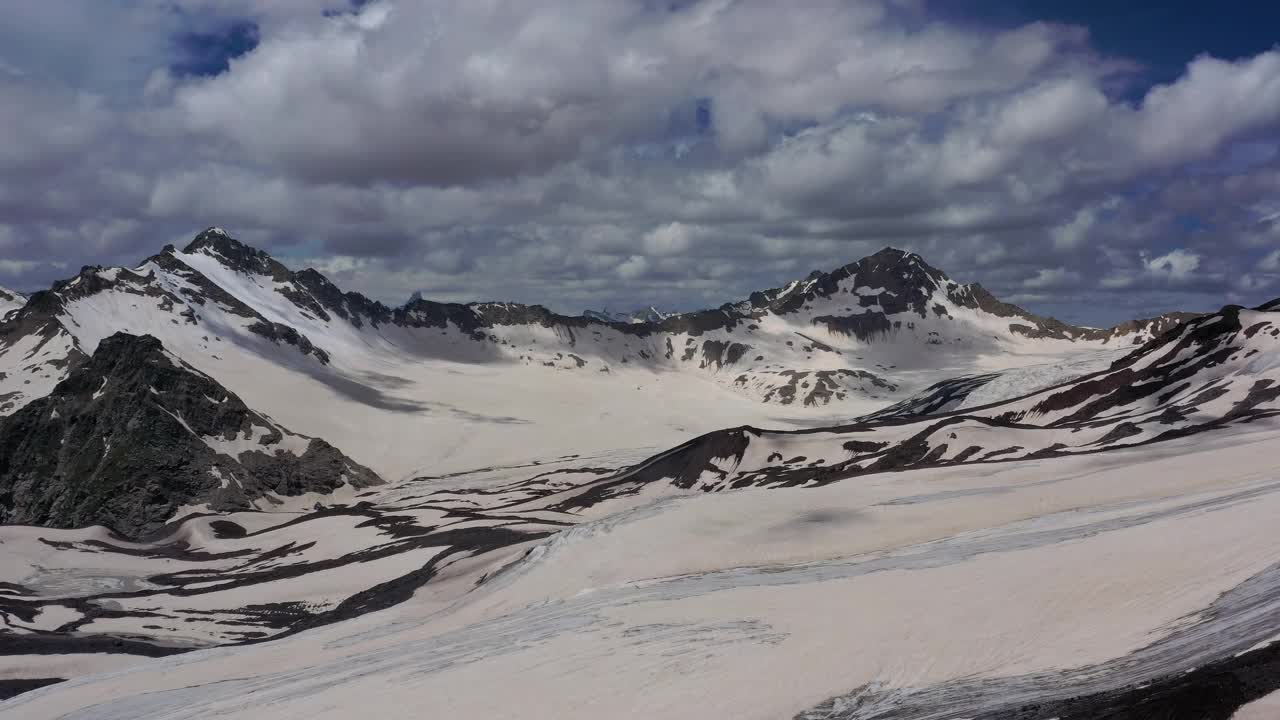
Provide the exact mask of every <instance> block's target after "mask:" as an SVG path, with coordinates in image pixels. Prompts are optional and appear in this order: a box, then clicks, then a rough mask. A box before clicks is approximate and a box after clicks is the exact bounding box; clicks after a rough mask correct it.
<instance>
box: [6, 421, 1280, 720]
mask: <svg viewBox="0 0 1280 720" xmlns="http://www.w3.org/2000/svg"><path fill="white" fill-rule="evenodd" d="M1278 433H1280V429H1277V428H1276V427H1274V425H1271V424H1269V423H1264V426H1257V427H1253V428H1250V429H1248V430H1241V431H1238V432H1236V433H1233V434H1231V435H1229V436H1228V435H1222V436H1208V438H1209V439H1207V440H1206V439H1203V438H1198V439H1195V440H1182V441H1172V442H1169V443H1165V444H1162V445H1158V446H1152V447H1149V448H1143V449H1136V450H1135V449H1130V450H1117V451H1115V452H1112V453H1107V454H1103V455H1093V456H1087V457H1074V458H1065V459H1055V460H1042V461H1024V462H1018V463H1008V464H1002V465H985V466H984V465H975V466H965V467H960V468H947V469H942V468H939V469H931V470H921V471H918V472H913V473H889V474H880V475H874V476H869V477H867V478H863V479H860V480H857V481H850V482H844V483H836V484H833V485H830V486H827V487H823V488H819V489H814V490H800V489H792V490H747V491H742V492H739V493H733V494H729V495H718V494H711V495H708V494H702V495H694V496H678V497H668V498H659V499H656V500H650V501H647V502H644V503H641V504H639V505H638V506H635V507H633V508H631V509H629V510H626V511H623V512H620V513H616V514H611V515H607V516H605V517H602V518H600V519H597V520H594V521H589V522H586V523H585V524H582V525H578V526H577V527H574V528H573V529H571V530H567V531H563V532H560V533H558V534H555V535H551V536H549V537H547V538H544V539H542V540H537V541H532V542H522V543H517V544H513V545H510V546H506V547H504V548H502V549H500V550H497V551H495V552H494V553H493V554H490V555H480V556H471V555H465V554H463V555H459V556H458V558H459V559H458V560H457V561H456V562H454V563H453V564H451V565H449V566H448V567H446V568H443V569H442V571H441V572H440V573H439V575H438V576H437V577H436V578H435V579H434V580H432V581H431V582H430V583H427V584H425V585H423V586H422V588H421V589H419V590H418V592H417V593H416V594H415V595H414V597H413V598H412V600H411V601H408V602H404V603H400V604H397V605H394V606H392V607H390V608H388V609H385V610H375V611H372V612H369V613H367V614H364V615H360V616H358V617H355V618H353V619H349V620H346V621H344V622H340V623H336V624H332V625H327V626H322V627H318V628H315V629H312V630H307V631H304V632H300V633H297V634H292V635H289V636H287V637H285V638H282V639H279V640H276V641H273V642H268V643H264V644H256V645H246V646H239V647H228V648H218V649H210V650H201V651H196V652H191V653H187V654H182V655H176V656H171V657H165V658H161V659H159V660H151V661H137V662H136V664H131V665H128V666H127V667H120V666H117V667H116V668H114V669H113V672H110V673H109V674H106V675H100V676H89V677H85V678H82V679H79V680H72V681H70V682H66V683H60V684H57V685H53V686H50V687H48V688H45V689H41V690H36V691H33V692H30V693H28V694H25V695H22V696H19V697H18V698H16V699H14V700H12V701H9V702H8V703H7V704H4V705H0V716H3V717H14V718H54V717H58V718H95V719H101V718H130V719H142V718H188V717H214V716H217V717H245V718H250V717H254V718H258V717H273V718H327V717H332V718H346V717H350V714H351V712H352V708H353V705H352V703H353V702H358V703H359V707H360V708H361V712H367V713H373V714H377V715H378V716H379V717H388V718H400V717H403V718H412V717H421V715H422V713H423V712H428V713H430V714H432V715H436V714H439V715H441V716H445V717H485V718H529V717H548V718H599V717H663V718H686V717H687V718H705V717H743V718H778V717H792V716H803V717H811V718H819V717H820V718H837V717H838V718H872V717H881V716H882V715H883V714H884V713H886V712H888V711H889V710H893V711H894V712H895V713H897V714H895V715H894V717H903V718H926V717H929V718H932V717H977V716H982V717H1005V716H1009V717H1012V715H1011V714H1008V715H1005V714H1002V713H1012V712H1013V711H1014V710H1016V709H1017V708H1019V707H1022V706H1025V705H1027V704H1029V703H1033V702H1034V703H1038V704H1042V705H1043V706H1044V707H1046V708H1049V709H1052V707H1053V703H1054V702H1060V701H1064V700H1068V699H1071V698H1077V699H1080V698H1084V700H1081V701H1080V702H1089V698H1091V697H1094V696H1096V695H1098V694H1100V693H1113V694H1114V693H1123V692H1126V691H1140V689H1141V688H1142V687H1143V686H1150V685H1151V684H1152V683H1159V682H1161V681H1162V679H1163V678H1167V677H1175V678H1178V679H1180V680H1182V681H1184V682H1191V681H1194V680H1195V678H1196V674H1195V673H1196V668H1204V667H1212V666H1214V664H1215V663H1221V662H1225V661H1228V660H1230V659H1233V658H1235V657H1236V656H1237V654H1243V655H1242V656H1241V657H1243V658H1245V659H1247V658H1248V657H1249V656H1250V655H1251V654H1256V653H1265V652H1267V649H1266V647H1263V648H1262V649H1252V648H1255V646H1257V645H1258V644H1259V643H1260V642H1261V641H1264V640H1266V639H1269V638H1273V637H1274V636H1275V635H1276V633H1277V626H1276V623H1275V617H1276V616H1277V612H1280V593H1278V592H1277V590H1280V587H1277V585H1278V584H1280V566H1278V565H1277V563H1276V558H1277V556H1278V555H1277V553H1280V537H1278V536H1277V535H1276V533H1275V532H1274V528H1275V527H1276V523H1277V522H1280V478H1277V477H1276V472H1275V470H1276V467H1275V463H1274V460H1273V458H1272V457H1271V455H1272V454H1271V453H1270V452H1268V449H1269V448H1272V447H1274V445H1275V443H1276V442H1277V441H1280V434H1278ZM480 522H484V521H480ZM331 530H332V529H331ZM26 532H30V531H26ZM73 532H80V533H83V532H84V531H73ZM289 532H301V529H300V528H299V527H298V526H295V529H293V530H290V531H289ZM372 532H373V534H375V535H376V534H377V532H378V531H372ZM324 534H327V533H310V534H308V536H309V537H310V538H311V539H313V540H314V539H316V538H317V537H319V536H321V535H324ZM63 537H67V536H65V535H64V536H63ZM286 537H287V535H281V537H280V538H279V540H284V539H285V538H286ZM13 540H14V538H13V536H7V537H6V546H9V544H10V543H11V542H13ZM367 542H368V541H367V540H364V541H362V540H360V539H359V537H358V536H357V537H355V538H354V539H353V541H352V544H353V545H354V546H357V547H359V546H361V545H364V544H366V543H367ZM236 546H237V544H235V543H229V542H228V541H221V542H217V541H213V540H209V541H207V542H206V544H205V545H203V547H204V548H205V549H206V550H213V549H215V548H216V549H218V550H229V549H231V548H232V547H236ZM307 552H308V553H323V552H324V551H323V550H308V551H307ZM77 562H79V561H77ZM175 569H177V568H175ZM367 572H368V573H370V576H369V577H365V578H363V581H365V582H368V581H371V580H374V579H376V576H377V574H378V572H379V570H378V568H377V567H376V566H375V567H373V568H370V569H369V570H368V571H367ZM306 592H319V588H314V587H313V588H309V589H307V590H306ZM149 604H150V605H152V606H153V607H163V608H166V611H167V609H168V608H174V607H177V606H179V603H175V601H174V600H173V599H161V598H158V597H157V598H154V599H152V600H151V601H150V603H149ZM213 604H215V605H216V604H217V603H216V602H215V603H213ZM158 622H161V623H167V622H171V620H169V619H165V620H159V621H158ZM69 662H70V661H69ZM59 671H60V672H61V671H64V670H63V669H61V668H59ZM495 678H501V685H502V688H503V690H502V692H494V691H493V688H494V683H495V682H497V681H496V680H495ZM744 678H751V679H752V681H751V682H743V679H744ZM1077 707H1080V706H1079V705H1077ZM944 709H945V711H944V712H943V714H938V713H939V712H940V711H943V710H944ZM801 714H803V715H801ZM1064 716H1065V715H1064ZM1019 717H1032V716H1025V715H1024V716H1019ZM1034 717H1043V718H1046V720H1047V718H1049V717H1054V715H1049V714H1041V715H1035V716H1034Z"/></svg>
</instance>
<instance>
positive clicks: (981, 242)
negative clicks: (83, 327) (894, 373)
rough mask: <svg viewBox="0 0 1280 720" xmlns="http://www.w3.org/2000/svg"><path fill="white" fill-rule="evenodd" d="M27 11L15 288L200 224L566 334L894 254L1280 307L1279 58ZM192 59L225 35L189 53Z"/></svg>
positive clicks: (982, 39)
mask: <svg viewBox="0 0 1280 720" xmlns="http://www.w3.org/2000/svg"><path fill="white" fill-rule="evenodd" d="M55 6H56V7H55ZM73 10H74V11H76V12H82V14H83V15H84V17H89V18H93V22H87V21H85V20H82V19H77V18H76V17H73V15H75V13H74V12H72V11H73ZM19 12H20V13H21V15H22V18H23V21H24V22H25V23H27V25H24V27H27V28H34V29H37V30H39V31H40V32H41V33H48V34H51V35H58V37H57V38H56V39H51V40H50V42H48V43H45V44H44V45H41V46H40V47H36V44H33V43H31V42H29V41H25V40H23V39H22V38H21V37H18V36H17V35H14V36H13V37H9V36H8V35H6V34H5V32H7V31H0V40H5V41H6V43H0V123H2V124H3V125H4V127H5V128H6V130H7V131H8V132H9V135H8V137H7V140H9V141H8V142H6V143H5V144H4V146H3V147H0V253H2V254H3V255H4V257H5V258H6V259H8V260H9V263H8V264H7V265H5V266H0V284H6V285H18V286H22V287H31V286H33V285H36V284H38V283H45V282H47V281H48V280H49V279H51V278H52V277H53V276H54V273H55V271H54V270H53V269H51V267H50V266H49V264H48V261H49V260H57V261H63V259H65V258H70V259H72V260H73V264H79V263H81V262H116V263H127V262H133V261H135V260H137V259H138V258H139V257H142V256H145V255H146V254H149V253H150V252H153V251H154V250H155V249H157V248H158V247H159V246H160V245H162V244H164V243H165V242H183V241H184V240H185V239H186V238H187V237H189V236H190V235H191V234H193V233H194V232H195V231H196V230H198V229H199V228H201V227H203V226H206V225H210V224H219V225H222V226H225V227H228V228H229V229H231V230H232V231H233V232H235V233H236V234H237V235H239V236H241V237H243V238H244V239H246V240H247V241H250V242H254V243H256V244H260V245H263V246H265V247H267V248H269V249H271V250H272V251H273V252H275V253H277V254H279V255H281V256H282V257H284V259H285V260H286V261H288V262H291V263H293V264H314V265H316V266H317V267H320V268H321V269H323V270H324V271H326V272H330V273H332V274H334V275H335V278H336V279H337V280H339V281H340V282H343V283H344V284H347V285H350V286H351V287H353V288H354V289H359V290H361V291H364V292H368V293H370V294H373V295H375V296H378V297H381V298H384V299H388V300H393V301H398V300H402V299H403V298H404V297H405V296H407V295H408V293H409V292H412V291H413V290H416V289H422V290H424V291H425V292H426V293H427V294H428V295H436V296H439V297H442V298H445V299H460V300H468V299H482V298H483V299H487V298H504V299H513V300H522V301H535V302H542V303H546V304H549V305H552V306H553V307H556V308H557V309H561V310H571V311H572V310H578V309H580V308H582V307H584V306H587V305H590V306H596V307H598V306H600V305H604V304H608V305H610V306H616V307H629V306H633V305H634V306H643V305H647V304H650V303H651V302H654V301H656V300H657V299H661V300H662V301H663V302H662V304H664V306H673V305H674V306H678V307H696V306H699V305H717V304H719V303H721V302H724V301H726V300H729V299H733V298H735V297H739V296H742V295H743V294H745V293H746V292H748V291H750V290H752V289H756V288H758V287H764V286H774V285H777V284H780V283H781V282H783V281H785V279H787V278H788V277H790V276H794V275H803V274H804V273H807V272H808V271H810V270H812V269H819V268H820V269H830V268H832V267H835V266H838V265H841V264H844V263H846V262H849V261H851V260H854V259H856V258H857V257H860V256H861V255H863V254H866V253H868V252H873V251H875V250H876V249H878V248H879V247H882V246H884V245H897V246H901V247H908V248H910V249H913V250H917V251H919V252H922V253H923V254H925V256H926V257H927V258H929V259H930V260H931V261H932V262H934V263H935V264H937V265H938V266H940V267H942V268H944V269H946V270H948V271H949V272H951V273H952V274H954V275H956V276H958V277H959V278H961V279H976V280H981V281H982V282H984V284H987V285H988V286H989V287H991V288H992V289H993V290H994V291H996V292H997V293H1006V294H1008V295H1010V296H1014V295H1016V296H1018V297H1021V298H1025V299H1026V300H1027V301H1028V302H1033V303H1048V304H1053V303H1062V302H1067V300H1068V299H1070V298H1073V297H1078V296H1080V295H1081V294H1082V293H1090V294H1093V293H1112V294H1114V295H1115V296H1117V297H1119V296H1121V295H1123V296H1125V297H1127V298H1146V300H1133V301H1132V302H1138V303H1148V305H1147V306H1144V309H1143V310H1142V311H1143V312H1151V311H1158V310H1166V309H1173V308H1174V307H1177V306H1178V305H1179V303H1178V298H1179V297H1184V298H1186V299H1187V301H1188V302H1201V298H1202V297H1204V296H1211V295H1213V294H1214V293H1216V294H1217V295H1219V296H1223V295H1226V294H1229V293H1232V292H1253V293H1261V292H1264V291H1265V287H1266V286H1265V285H1264V284H1261V283H1260V282H1252V283H1251V284H1250V283H1246V284H1245V285H1242V284H1241V283H1240V282H1236V281H1235V280H1233V278H1235V279H1238V278H1240V277H1242V276H1243V275H1244V274H1245V273H1246V272H1252V273H1253V275H1252V276H1251V277H1256V278H1263V277H1265V276H1267V275H1268V274H1269V273H1273V272H1276V270H1275V269H1274V268H1272V267H1271V266H1272V265H1274V264H1275V263H1277V262H1280V260H1278V259H1277V258H1276V256H1275V255H1274V253H1271V254H1267V255H1265V256H1264V257H1263V259H1262V260H1261V261H1259V260H1258V253H1259V249H1269V248H1270V247H1272V246H1273V244H1274V243H1275V242H1276V241H1277V240H1276V237H1275V236H1274V233H1273V231H1274V229H1275V227H1276V225H1275V223H1274V222H1273V221H1268V220H1266V219H1265V218H1267V217H1268V216H1269V215H1271V214H1274V213H1275V212H1276V208H1275V206H1274V202H1275V200H1274V198H1275V197H1277V192H1280V79H1278V78H1280V52H1275V51H1273V52H1266V53H1262V54H1260V55H1257V56H1255V57H1252V58H1242V59H1239V60H1234V61H1224V60H1217V59H1214V58H1210V57H1201V58H1196V59H1194V60H1192V61H1191V62H1190V63H1189V64H1188V66H1187V69H1186V72H1185V73H1184V74H1183V75H1182V76H1181V77H1179V78H1177V79H1176V80H1174V81H1172V82H1170V83H1168V84H1166V85H1162V86H1157V87H1154V88H1151V89H1149V90H1146V91H1145V92H1144V91H1143V90H1142V88H1141V87H1140V86H1136V85H1135V83H1136V82H1138V76H1136V75H1135V71H1136V67H1137V66H1136V64H1135V63H1133V62H1130V61H1128V60H1126V59H1124V58H1114V57H1105V56H1103V55H1102V54H1100V53H1098V52H1097V51H1096V50H1095V49H1094V48H1093V47H1092V46H1091V45H1090V42H1089V36H1088V32H1087V30H1086V29H1084V28H1080V27H1071V26H1064V25H1057V24H1051V23H1031V24H1028V25H1025V26H1021V27H1013V28H992V27H983V26H980V25H974V24H965V25H958V24H953V23H948V22H945V21H943V20H941V19H939V18H937V17H934V16H932V15H931V14H930V5H929V4H927V3H922V2H918V1H915V0H912V1H909V2H908V1H904V0H894V1H892V2H890V1H888V0H884V1H881V0H859V1H857V2H846V1H841V0H818V1H817V2H808V3H803V4H801V5H797V6H796V7H793V8H788V9H787V11H786V12H781V11H780V10H779V8H778V6H777V4H776V3H772V2H766V1H765V0H738V1H736V2H730V1H728V0H698V1H692V2H681V3H677V4H674V5H670V4H659V3H650V2H636V1H635V0H593V1H592V2H577V1H576V0H518V1H517V0H492V1H490V2H474V3H457V2H445V1H444V0H434V1H426V0H424V1H423V2H408V0H376V1H374V2H368V3H360V4H352V3H350V2H348V1H347V0H328V1H326V0H281V1H280V2H273V3H257V2H251V1H250V0H229V1H223V0H218V1H216V2H215V0H141V1H140V2H137V3H129V4H119V3H93V2H88V0H68V2H67V3H66V4H65V5H64V4H51V3H37V2H34V0H30V1H28V0H20V2H19ZM103 27H109V28H112V29H113V30H114V32H112V33H101V32H99V29H100V28H103ZM228 29H232V30H234V32H232V30H228ZM10 34H12V33H10ZM104 35H105V37H104ZM224 36H225V37H230V38H232V39H236V38H239V39H240V40H245V42H240V43H239V45H235V44H234V43H230V44H228V45H227V46H225V47H224V46H223V45H221V44H219V43H220V42H221V41H220V40H218V38H223V37H224ZM183 37H188V38H190V37H199V38H213V40H211V41H210V43H211V44H207V43H206V44H203V45H200V48H199V49H200V50H201V54H200V56H199V57H198V58H192V57H191V53H190V52H189V50H190V49H189V48H188V50H187V51H184V50H183V47H182V43H181V42H179V41H178V40H177V39H180V38H183ZM796 38H804V41H803V42H796ZM248 39H251V40H253V41H254V42H256V44H254V43H250V42H247V40H248ZM8 41H11V42H8ZM231 45H235V47H232V46H231ZM76 47H81V48H86V50H84V53H85V57H86V58H89V59H88V60H86V59H84V58H81V57H80V56H77V55H76V54H75V53H74V52H72V51H71V49H72V48H76ZM250 48H251V49H250ZM206 51H207V53H206ZM184 53H185V54H184ZM197 60H198V62H196V61H197ZM90 62H91V63H92V64H96V65H98V66H100V67H99V68H97V69H94V68H88V67H86V63H90ZM184 62H185V63H186V64H185V65H184ZM193 68H195V69H198V70H199V72H195V71H193ZM224 68H225V69H224ZM201 73H205V74H201ZM1246 144H1247V148H1248V151H1247V152H1243V153H1242V152H1241V151H1240V150H1239V148H1241V147H1246ZM1268 148H1270V149H1271V150H1270V151H1268V150H1267V149H1268ZM1172 247H1177V248H1179V249H1177V250H1169V248H1172ZM1157 248H1159V249H1158V250H1157ZM1144 253H1145V254H1144ZM18 263H22V264H21V265H19V264H18ZM1246 285H1247V286H1246ZM1178 293H1183V295H1181V296H1180V295H1178ZM1193 293H1195V294H1194V295H1193ZM1261 299H1263V298H1257V300H1259V301H1260V300H1261ZM1169 303H1173V306H1172V307H1170V306H1168V304H1169ZM1093 306H1094V307H1104V308H1114V307H1116V305H1115V304H1113V303H1094V304H1093ZM1125 311H1126V312H1127V308H1126V309H1125ZM1099 312H1101V311H1099ZM1116 312H1119V310H1116ZM1082 319H1084V320H1093V319H1094V318H1093V317H1083V318H1082ZM1107 319H1119V318H1107Z"/></svg>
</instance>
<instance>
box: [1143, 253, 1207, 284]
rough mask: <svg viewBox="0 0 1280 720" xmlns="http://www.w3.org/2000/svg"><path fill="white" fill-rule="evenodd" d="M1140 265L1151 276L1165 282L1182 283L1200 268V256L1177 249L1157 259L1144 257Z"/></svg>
mask: <svg viewBox="0 0 1280 720" xmlns="http://www.w3.org/2000/svg"><path fill="white" fill-rule="evenodd" d="M1142 264H1143V265H1144V266H1145V267H1146V269H1147V272H1148V273H1150V274H1152V275H1155V276H1157V277H1160V278H1164V279H1166V280H1173V281H1183V280H1187V279H1188V278H1190V277H1191V276H1192V274H1193V273H1194V272H1195V271H1196V269H1197V268H1199V267H1200V256H1199V255H1197V254H1195V253H1193V252H1190V251H1188V250H1184V249H1182V248H1178V249H1176V250H1171V251H1169V252H1168V253H1167V254H1165V255H1161V256H1159V257H1154V258H1150V257H1144V258H1143V260H1142Z"/></svg>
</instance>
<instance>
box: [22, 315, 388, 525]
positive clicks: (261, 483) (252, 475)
mask: <svg viewBox="0 0 1280 720" xmlns="http://www.w3.org/2000/svg"><path fill="white" fill-rule="evenodd" d="M379 482H381V480H380V479H379V478H378V477H377V476H376V475H375V474H374V473H373V472H372V471H370V470H368V469H367V468H364V467H362V466H360V465H358V464H356V463H355V462H353V461H351V460H350V459H348V458H347V457H346V456H344V455H343V454H342V453H341V452H339V451H338V450H337V449H336V448H334V447H332V446H331V445H329V444H328V443H326V442H324V441H323V440H320V439H318V438H310V437H306V436H302V435H298V434H295V433H292V432H290V431H288V430H285V429H283V428H281V427H279V426H278V425H276V424H275V423H274V422H272V421H271V420H269V419H267V418H266V417H265V416H263V415H260V414H258V413H256V412H254V411H252V410H250V409H249V408H248V407H246V406H245V404H244V402H242V401H241V400H240V398H239V397H238V396H236V395H235V394H233V393H231V392H230V391H228V390H227V389H226V388H224V387H222V386H221V385H220V384H219V383H218V382H216V381H215V380H213V379H212V378H211V377H209V376H208V375H205V374H204V373H201V372H200V371H198V370H196V369H195V368H193V367H191V366H190V365H188V364H186V363H185V362H183V361H182V360H180V359H179V358H177V357H176V356H174V355H173V354H172V353H169V352H168V351H166V350H165V349H164V347H163V346H162V345H161V343H160V341H159V340H157V339H156V338H154V337H150V336H141V337H140V336H136V335H128V334H125V333H117V334H115V335H112V336H110V337H108V338H105V339H104V340H102V342H100V343H99V344H98V349H97V351H96V352H95V353H94V354H93V356H92V357H91V358H89V359H88V360H87V361H85V362H84V363H82V364H81V365H80V366H79V367H78V368H76V369H75V370H74V371H73V372H71V373H70V375H69V376H68V377H67V378H66V379H65V380H63V381H62V382H60V383H58V385H57V386H56V387H55V388H54V389H53V391H52V392H51V393H50V394H49V395H47V396H46V397H43V398H40V399H37V400H35V401H33V402H31V403H30V404H28V405H27V406H26V407H24V408H22V409H21V410H19V411H18V412H16V413H14V414H13V415H12V416H11V417H8V418H5V419H3V420H0V522H4V523H19V524H32V525H43V526H47V527H79V526H84V525H90V524H102V525H106V526H108V527H110V528H111V529H113V530H115V531H116V532H119V533H121V534H124V535H129V536H137V535H141V534H145V533H148V532H152V531H155V530H157V529H159V528H160V527H162V526H163V525H164V524H165V523H166V522H168V521H170V520H171V519H173V518H174V516H175V514H177V513H179V512H180V511H181V510H182V509H183V508H185V507H190V506H193V505H198V504H199V505H207V506H208V507H209V508H210V509H213V510H219V511H223V510H237V509H241V510H242V509H250V508H252V507H253V506H254V503H255V502H268V503H270V502H278V499H276V498H277V497H278V496H292V495H301V494H303V493H309V492H314V493H329V492H332V491H333V490H335V489H337V488H339V487H343V486H348V485H349V486H352V487H364V486H367V485H371V484H376V483H379Z"/></svg>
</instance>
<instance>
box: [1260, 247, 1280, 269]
mask: <svg viewBox="0 0 1280 720" xmlns="http://www.w3.org/2000/svg"><path fill="white" fill-rule="evenodd" d="M1258 269H1259V270H1263V271H1266V272H1280V250H1273V251H1271V252H1270V253H1269V254H1267V256H1266V257H1264V258H1262V260H1260V261H1259V262H1258Z"/></svg>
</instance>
